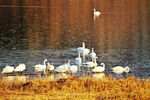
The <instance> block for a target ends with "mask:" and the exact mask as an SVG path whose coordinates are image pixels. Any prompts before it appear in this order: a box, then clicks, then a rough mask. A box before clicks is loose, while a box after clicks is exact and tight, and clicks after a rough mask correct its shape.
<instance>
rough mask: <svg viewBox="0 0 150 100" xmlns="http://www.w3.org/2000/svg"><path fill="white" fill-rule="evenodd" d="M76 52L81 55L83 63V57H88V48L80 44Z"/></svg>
mask: <svg viewBox="0 0 150 100" xmlns="http://www.w3.org/2000/svg"><path fill="white" fill-rule="evenodd" d="M77 52H78V53H81V54H82V56H83V62H84V61H85V56H88V55H89V53H90V50H89V49H88V48H85V43H84V42H82V47H78V48H77Z"/></svg>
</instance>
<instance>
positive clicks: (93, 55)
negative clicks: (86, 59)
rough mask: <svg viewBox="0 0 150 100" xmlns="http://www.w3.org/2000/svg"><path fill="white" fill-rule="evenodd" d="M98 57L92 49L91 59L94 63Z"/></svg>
mask: <svg viewBox="0 0 150 100" xmlns="http://www.w3.org/2000/svg"><path fill="white" fill-rule="evenodd" d="M95 57H96V53H95V52H94V48H92V52H91V53H90V58H92V62H93V61H94V59H95Z"/></svg>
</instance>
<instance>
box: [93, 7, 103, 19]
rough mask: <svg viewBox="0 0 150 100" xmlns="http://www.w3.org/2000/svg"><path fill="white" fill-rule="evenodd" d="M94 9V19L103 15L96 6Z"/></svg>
mask: <svg viewBox="0 0 150 100" xmlns="http://www.w3.org/2000/svg"><path fill="white" fill-rule="evenodd" d="M93 11H94V20H95V19H96V18H98V17H99V16H100V15H101V13H100V11H96V9H95V8H94V9H93Z"/></svg>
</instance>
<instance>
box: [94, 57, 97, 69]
mask: <svg viewBox="0 0 150 100" xmlns="http://www.w3.org/2000/svg"><path fill="white" fill-rule="evenodd" d="M94 63H95V67H96V66H97V62H96V58H95V59H94Z"/></svg>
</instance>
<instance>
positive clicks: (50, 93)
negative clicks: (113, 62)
mask: <svg viewBox="0 0 150 100" xmlns="http://www.w3.org/2000/svg"><path fill="white" fill-rule="evenodd" d="M0 99H15V100H19V99H22V100H26V99H28V100H30V99H36V100H41V99H71V100H81V99H82V100H83V99H84V100H86V99H87V100H101V99H106V100H112V99H115V100H116V99H121V100H130V99H131V100H132V99H133V100H150V81H148V80H145V79H137V78H135V77H133V76H130V77H128V78H126V79H124V78H122V79H119V80H116V79H115V78H112V77H104V78H102V79H93V78H78V77H70V78H67V79H55V80H50V79H48V78H45V79H33V80H28V81H25V82H21V81H15V80H14V81H12V82H6V81H3V80H1V81H0Z"/></svg>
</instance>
